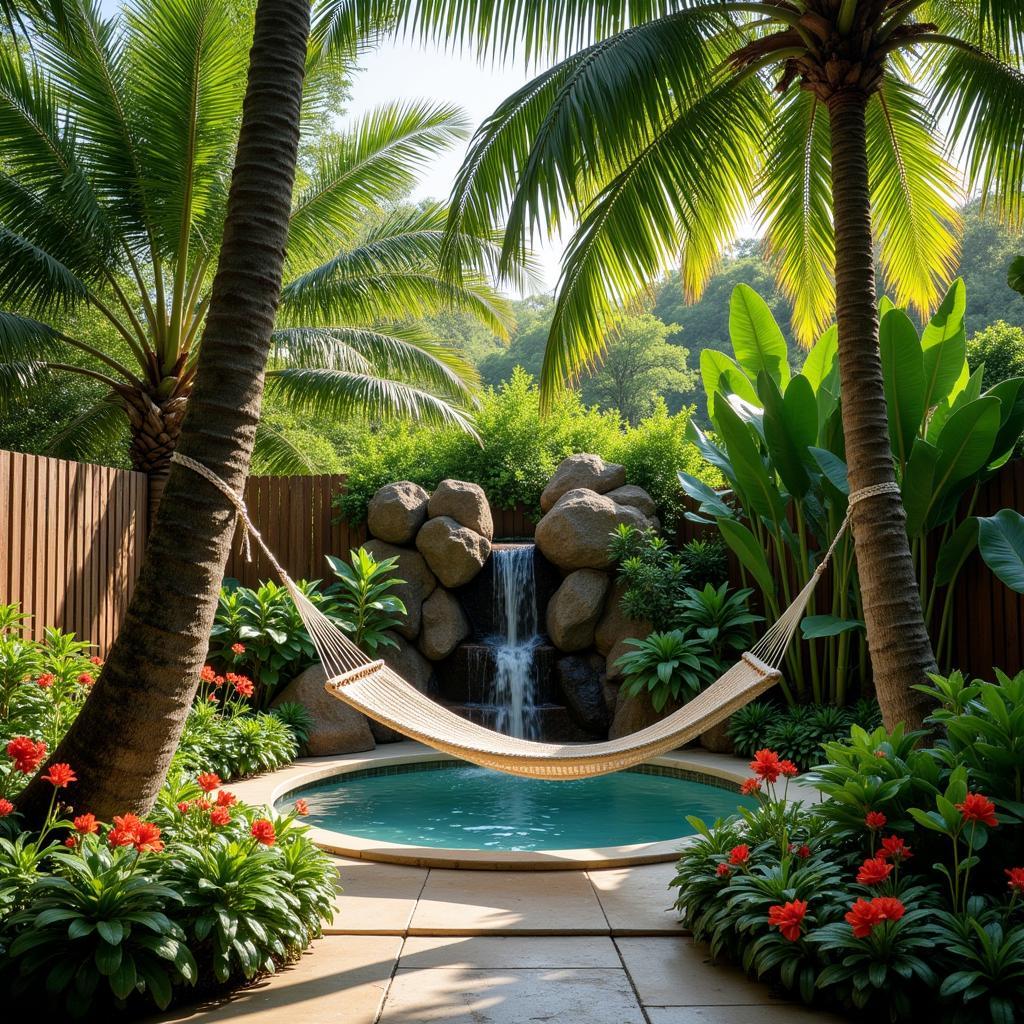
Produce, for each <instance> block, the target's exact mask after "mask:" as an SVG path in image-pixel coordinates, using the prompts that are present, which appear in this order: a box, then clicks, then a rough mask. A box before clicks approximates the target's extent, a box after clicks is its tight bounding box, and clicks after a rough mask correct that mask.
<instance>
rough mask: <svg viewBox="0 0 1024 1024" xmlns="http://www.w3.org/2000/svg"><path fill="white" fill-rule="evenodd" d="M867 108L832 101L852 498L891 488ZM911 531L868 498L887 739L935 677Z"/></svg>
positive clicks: (857, 93) (859, 546)
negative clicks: (928, 676) (866, 490)
mask: <svg viewBox="0 0 1024 1024" xmlns="http://www.w3.org/2000/svg"><path fill="white" fill-rule="evenodd" d="M866 108H867V95H866V94H865V93H864V92H863V91H862V90H860V89H847V90H840V91H837V92H835V93H834V94H833V95H832V96H831V97H830V98H829V100H828V110H829V121H830V124H831V129H832V201H833V209H834V218H835V239H836V320H837V323H838V327H839V374H840V389H841V394H842V409H843V433H844V435H845V438H846V464H847V467H848V474H849V481H850V490H851V492H852V491H856V490H859V489H861V488H863V487H869V486H872V485H875V484H881V483H888V482H891V481H893V480H895V473H894V470H893V460H892V451H891V449H890V442H889V428H888V422H887V419H886V407H885V392H884V390H883V386H882V362H881V356H880V354H879V348H878V311H877V305H876V297H875V265H874V251H873V247H872V235H871V203H870V192H869V188H868V158H867V138H866V130H865V113H866ZM905 521H906V514H905V512H904V510H903V503H902V502H901V501H900V498H899V495H897V494H883V495H879V496H877V497H873V498H868V499H866V500H865V501H862V502H860V503H858V504H857V505H856V506H855V507H854V510H853V524H852V525H853V537H854V542H855V548H856V554H857V571H858V574H859V576H860V586H861V594H862V597H863V604H864V619H865V623H866V625H867V640H868V649H869V651H870V653H871V668H872V672H873V675H874V683H875V692H876V693H877V695H878V702H879V704H880V705H881V708H882V717H883V720H884V722H885V725H886V727H887V728H890V729H891V728H892V727H893V726H895V725H896V724H897V723H899V722H903V723H905V724H906V725H907V726H908V727H909V728H912V729H913V728H919V727H920V725H921V722H922V707H921V705H922V701H923V697H921V696H920V695H918V694H917V693H916V691H914V690H912V689H911V687H912V686H913V685H914V684H915V683H921V682H925V681H926V680H925V673H927V672H934V671H935V656H934V654H933V653H932V646H931V641H930V640H929V638H928V631H927V629H926V628H925V623H924V616H923V614H922V611H921V601H920V597H919V596H918V590H917V579H916V577H915V574H914V563H913V561H912V559H911V557H910V544H909V542H908V540H907V532H906V527H905V525H904V524H905Z"/></svg>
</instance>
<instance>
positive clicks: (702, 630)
mask: <svg viewBox="0 0 1024 1024" xmlns="http://www.w3.org/2000/svg"><path fill="white" fill-rule="evenodd" d="M752 593H753V591H752V590H750V589H744V590H735V591H733V592H732V593H731V594H730V593H729V585H728V584H727V583H723V584H722V585H721V586H719V587H717V588H716V587H714V586H712V584H710V583H708V584H705V586H704V589H703V590H697V589H696V588H695V587H687V588H686V590H684V591H683V597H682V598H680V599H679V600H677V601H676V613H677V616H678V620H677V621H678V624H679V628H680V629H682V630H684V631H692V632H694V633H696V634H697V636H699V637H700V638H701V639H702V640H703V641H704V642H705V643H706V644H707V645H708V649H709V650H710V651H711V656H712V657H713V658H714V659H715V661H717V662H718V663H719V664H724V663H725V662H726V661H728V660H729V659H730V658H731V657H732V656H733V655H736V654H739V653H741V652H742V651H745V650H746V649H747V647H748V646H749V644H750V639H751V628H750V627H751V626H752V625H753V624H754V623H756V622H762V621H763V620H762V618H761V616H760V615H754V614H752V613H751V612H750V609H749V607H748V604H747V601H748V598H749V597H750V595H751V594H752Z"/></svg>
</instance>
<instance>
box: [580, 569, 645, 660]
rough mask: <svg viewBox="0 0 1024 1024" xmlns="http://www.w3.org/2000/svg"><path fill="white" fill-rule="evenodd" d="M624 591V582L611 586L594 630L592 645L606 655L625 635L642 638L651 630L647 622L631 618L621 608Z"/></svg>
mask: <svg viewBox="0 0 1024 1024" xmlns="http://www.w3.org/2000/svg"><path fill="white" fill-rule="evenodd" d="M625 592H626V585H625V584H624V583H616V584H615V585H614V586H613V587H612V589H611V593H610V594H609V595H608V600H607V601H605V604H604V612H603V613H602V615H601V618H600V620H599V621H598V623H597V628H596V629H595V630H594V646H595V647H596V648H597V649H598V650H599V651H600V652H601V653H602V654H604V655H606V656H607V655H608V654H609V653H610V652H611V651H612V649H613V648H614V647H615V646H616V645H617V644H621V642H622V641H623V640H625V639H626V638H627V637H631V636H632V637H636V638H637V639H639V640H643V639H644V638H645V637H647V636H649V635H650V632H651V624H650V623H649V622H638V621H637V620H636V619H631V618H630V617H629V616H628V615H626V613H625V612H624V611H623V610H622V595H623V594H624V593H625ZM620 653H621V652H620Z"/></svg>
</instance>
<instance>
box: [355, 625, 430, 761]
mask: <svg viewBox="0 0 1024 1024" xmlns="http://www.w3.org/2000/svg"><path fill="white" fill-rule="evenodd" d="M386 635H387V636H389V637H391V639H392V640H394V641H395V643H396V644H397V645H398V646H397V647H378V648H377V656H378V657H379V658H382V659H383V660H384V662H385V664H387V665H388V666H389V667H390V668H392V669H394V670H395V672H397V673H398V674H399V675H400V676H401V677H402V678H403V679H404V680H406V682H409V683H411V684H412V685H413V686H414V687H416V689H417V690H419V691H420V693H429V692H430V683H431V680H432V679H433V678H434V666H433V665H431V664H430V662H429V661H427V659H426V658H424V657H423V655H422V654H420V652H419V651H418V650H417V649H416V647H415V646H414V645H413V644H411V643H410V642H409V641H408V640H406V639H405V638H404V637H403V636H400V635H399V634H398V633H396V632H392V631H388V633H387V634H386ZM369 722H370V732H372V733H373V738H374V739H375V740H376V741H377V742H378V743H399V742H401V741H402V740H404V739H407V738H408V737H406V736H403V735H402V734H401V733H400V732H395V730H394V729H389V728H388V727H387V726H386V725H381V724H380V722H375V721H374V720H373V719H372V718H371V719H369Z"/></svg>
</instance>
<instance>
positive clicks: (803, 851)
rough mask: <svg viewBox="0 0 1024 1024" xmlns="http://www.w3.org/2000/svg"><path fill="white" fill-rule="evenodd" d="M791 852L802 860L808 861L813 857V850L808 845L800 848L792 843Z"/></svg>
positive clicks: (790, 845) (802, 845)
mask: <svg viewBox="0 0 1024 1024" xmlns="http://www.w3.org/2000/svg"><path fill="white" fill-rule="evenodd" d="M789 852H790V853H795V854H796V855H797V856H798V857H799V858H800V859H801V860H807V858H808V857H810V855H811V848H810V847H809V846H808V845H807V844H806V843H803V844H801V845H800V846H797V845H796V843H790V844H789Z"/></svg>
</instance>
